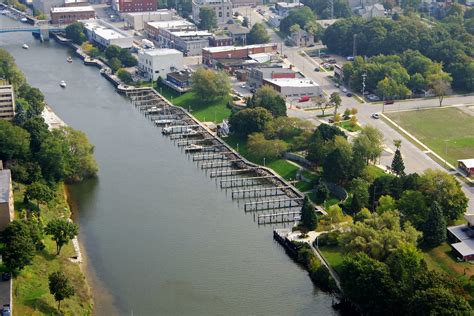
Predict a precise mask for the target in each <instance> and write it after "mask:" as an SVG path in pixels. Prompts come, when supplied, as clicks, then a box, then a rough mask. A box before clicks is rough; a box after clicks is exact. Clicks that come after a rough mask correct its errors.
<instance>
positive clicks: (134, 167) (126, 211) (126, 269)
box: [0, 16, 335, 315]
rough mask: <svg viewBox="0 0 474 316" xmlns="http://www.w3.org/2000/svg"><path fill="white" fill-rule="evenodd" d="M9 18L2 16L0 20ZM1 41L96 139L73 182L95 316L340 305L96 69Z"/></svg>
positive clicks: (35, 44) (53, 47)
mask: <svg viewBox="0 0 474 316" xmlns="http://www.w3.org/2000/svg"><path fill="white" fill-rule="evenodd" d="M14 23H16V22H13V21H11V20H8V19H7V18H6V17H3V16H0V27H1V26H5V25H13V24H14ZM23 43H27V44H28V45H29V47H30V49H28V50H24V49H22V48H21V46H22V44H23ZM0 47H2V48H6V49H7V50H8V51H10V53H11V54H12V55H13V56H14V57H15V59H16V62H17V64H18V65H19V67H20V68H21V69H22V70H23V72H24V73H25V75H26V77H27V79H28V81H29V83H30V84H31V85H33V86H35V87H38V88H39V89H41V91H42V92H43V93H44V94H45V97H46V101H47V103H48V104H49V105H51V107H52V108H53V109H54V111H55V112H56V113H57V114H58V115H59V116H60V117H61V118H62V119H63V120H64V121H65V122H66V123H67V124H69V125H71V126H72V127H74V128H77V129H80V130H82V131H84V132H85V133H86V134H87V135H88V137H89V139H90V141H91V142H92V143H93V144H94V145H95V157H96V159H97V162H98V164H99V168H100V171H99V174H98V179H97V180H91V181H86V182H84V183H81V184H79V185H74V186H72V187H71V188H70V191H71V195H72V199H73V200H74V202H75V204H76V205H77V214H76V221H77V222H78V223H79V225H80V236H79V238H80V240H81V243H82V246H83V248H84V249H85V251H86V256H87V270H88V276H89V277H90V276H92V277H90V280H92V281H91V282H90V283H91V284H92V286H93V293H94V297H95V308H96V314H99V315H111V314H117V313H120V314H128V315H130V314H133V315H157V314H160V315H176V314H181V315H183V314H184V315H217V314H219V315H268V314H277V315H307V314H317V315H331V314H335V312H334V311H333V310H332V308H331V297H330V296H328V295H327V294H325V293H323V292H321V291H320V290H318V289H317V288H315V287H314V286H313V284H312V282H311V281H310V279H309V277H308V274H307V272H306V271H304V270H303V269H301V268H300V267H299V266H298V265H296V264H295V263H294V262H293V261H292V260H291V259H290V258H289V257H288V256H287V255H286V254H285V251H284V250H283V249H282V248H281V247H280V246H279V245H278V244H276V243H275V242H274V241H273V239H272V227H270V226H266V227H259V226H257V225H256V223H254V222H253V217H252V216H251V215H246V214H245V213H244V212H243V209H242V207H239V206H238V205H237V203H234V202H232V200H231V198H230V196H229V193H227V195H226V193H225V192H224V191H221V190H220V189H218V188H217V185H216V182H215V181H214V180H212V179H210V178H209V177H208V176H207V175H206V174H205V173H203V172H202V171H201V170H199V169H198V168H196V165H195V164H194V163H193V162H192V161H190V160H189V159H188V158H187V156H186V155H184V154H183V153H182V152H181V151H180V149H179V148H178V147H176V146H174V145H173V143H172V142H171V141H170V140H168V139H166V138H164V137H162V136H161V134H160V133H159V130H158V129H157V128H155V127H154V126H152V124H151V123H150V122H149V121H148V120H147V119H145V118H144V117H143V116H142V115H141V114H140V113H139V112H138V111H137V110H136V109H134V108H133V106H132V105H131V103H130V102H129V101H128V100H127V99H125V98H123V97H122V96H120V95H118V94H117V93H116V92H115V90H114V88H113V87H112V85H110V83H108V82H107V81H106V80H105V79H104V78H102V77H101V76H100V74H99V71H98V70H97V69H96V68H93V67H87V66H84V65H83V64H82V62H81V61H80V60H79V59H77V58H74V62H73V63H72V64H68V63H66V57H67V56H68V55H70V54H71V53H70V52H69V51H68V49H66V48H64V47H62V46H60V45H59V44H57V43H55V42H53V41H51V42H49V43H40V42H39V41H37V40H35V39H34V38H33V37H32V36H31V34H29V33H9V34H0ZM61 80H65V81H66V82H67V85H68V86H67V88H66V89H62V88H60V87H59V82H60V81H61ZM108 298H111V299H108Z"/></svg>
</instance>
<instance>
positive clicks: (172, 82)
mask: <svg viewBox="0 0 474 316" xmlns="http://www.w3.org/2000/svg"><path fill="white" fill-rule="evenodd" d="M191 75H192V72H191V71H190V70H183V71H176V72H170V73H168V74H167V75H166V80H164V81H163V83H164V84H166V85H167V86H168V87H170V88H171V89H173V90H175V91H176V92H179V93H184V92H187V91H189V90H190V89H191Z"/></svg>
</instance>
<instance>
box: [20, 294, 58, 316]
mask: <svg viewBox="0 0 474 316" xmlns="http://www.w3.org/2000/svg"><path fill="white" fill-rule="evenodd" d="M25 305H27V306H30V307H31V308H33V309H34V310H36V311H39V312H41V314H44V315H61V314H60V313H59V312H58V310H57V309H56V307H55V306H51V305H49V304H48V302H46V301H45V300H44V299H42V298H38V299H33V300H28V301H26V302H25Z"/></svg>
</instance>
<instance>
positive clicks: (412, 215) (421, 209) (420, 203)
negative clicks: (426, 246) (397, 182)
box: [397, 190, 429, 230]
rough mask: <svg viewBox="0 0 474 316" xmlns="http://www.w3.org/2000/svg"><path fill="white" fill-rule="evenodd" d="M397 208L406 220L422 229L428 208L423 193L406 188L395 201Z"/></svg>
mask: <svg viewBox="0 0 474 316" xmlns="http://www.w3.org/2000/svg"><path fill="white" fill-rule="evenodd" d="M397 209H398V210H400V212H401V213H402V214H403V216H404V217H405V219H406V220H408V221H410V222H411V223H412V224H413V225H414V226H415V227H416V228H417V229H419V230H423V228H424V225H423V224H424V223H425V222H426V220H427V218H428V213H429V208H428V205H427V203H426V199H425V197H424V196H423V193H421V192H419V191H413V190H406V191H404V192H403V193H402V195H401V197H400V199H399V200H398V201H397Z"/></svg>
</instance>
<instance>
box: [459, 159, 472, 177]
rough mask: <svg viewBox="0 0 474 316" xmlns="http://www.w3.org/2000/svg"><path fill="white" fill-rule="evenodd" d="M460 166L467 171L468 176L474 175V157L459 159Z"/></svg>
mask: <svg viewBox="0 0 474 316" xmlns="http://www.w3.org/2000/svg"><path fill="white" fill-rule="evenodd" d="M458 168H459V169H461V170H462V171H463V172H465V173H466V175H467V176H468V177H470V176H472V175H474V158H471V159H462V160H458Z"/></svg>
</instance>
